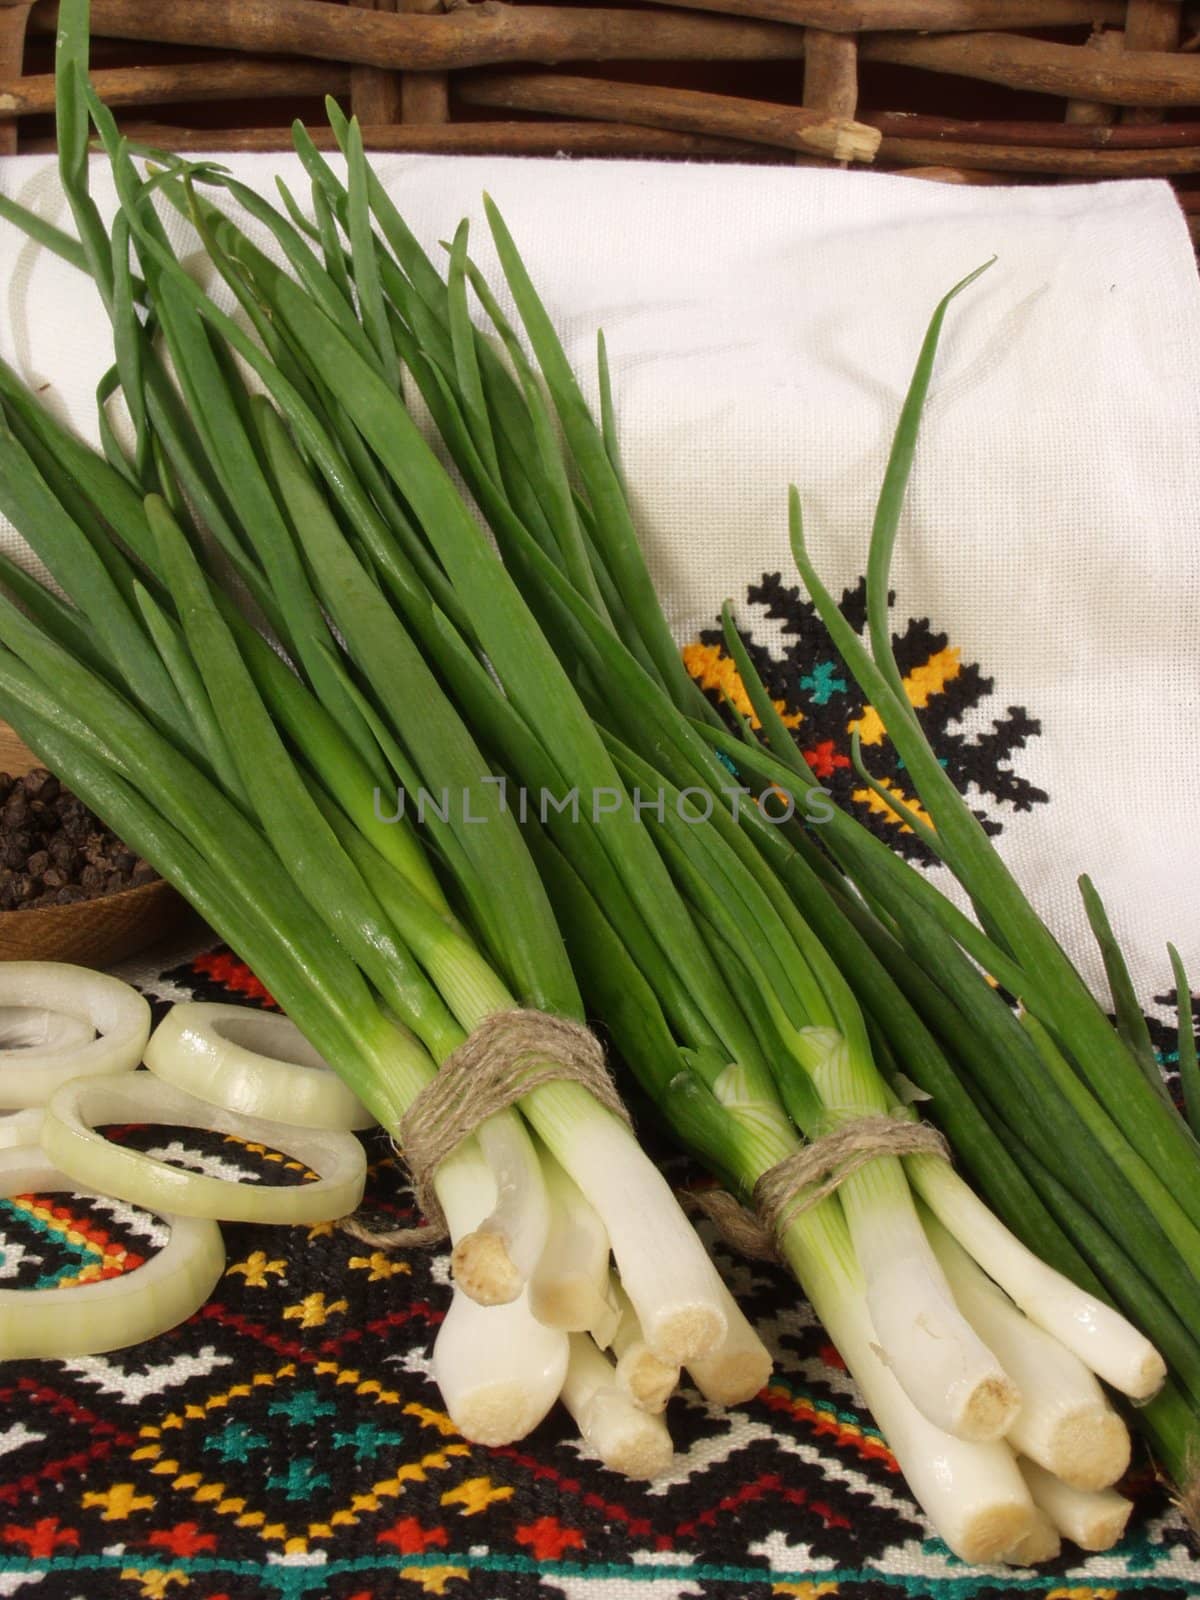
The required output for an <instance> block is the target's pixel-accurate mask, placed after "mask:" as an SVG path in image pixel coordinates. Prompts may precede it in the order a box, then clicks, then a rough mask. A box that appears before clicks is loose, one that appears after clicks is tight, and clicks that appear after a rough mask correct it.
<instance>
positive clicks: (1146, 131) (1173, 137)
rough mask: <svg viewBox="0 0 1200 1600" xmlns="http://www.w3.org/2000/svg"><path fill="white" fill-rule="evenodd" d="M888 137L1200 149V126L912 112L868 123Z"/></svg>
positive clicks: (868, 118) (867, 118)
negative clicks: (966, 118)
mask: <svg viewBox="0 0 1200 1600" xmlns="http://www.w3.org/2000/svg"><path fill="white" fill-rule="evenodd" d="M862 120H863V121H864V122H867V123H869V124H870V125H871V127H872V128H878V129H879V131H880V133H882V134H883V135H884V136H885V137H893V138H897V139H941V140H947V141H949V142H951V143H957V144H1022V145H1023V144H1034V145H1048V146H1055V147H1057V148H1059V149H1063V150H1130V149H1137V150H1149V149H1161V148H1164V147H1168V148H1174V147H1176V146H1183V145H1192V144H1200V122H1164V123H1160V124H1159V125H1158V126H1157V127H1153V128H1132V127H1107V126H1106V127H1097V126H1091V125H1088V124H1082V125H1080V124H1064V123H1061V122H962V121H959V120H958V119H957V118H955V117H928V116H921V115H918V114H917V113H915V112H908V111H885V112H879V113H868V114H865V115H864V116H863V118H862Z"/></svg>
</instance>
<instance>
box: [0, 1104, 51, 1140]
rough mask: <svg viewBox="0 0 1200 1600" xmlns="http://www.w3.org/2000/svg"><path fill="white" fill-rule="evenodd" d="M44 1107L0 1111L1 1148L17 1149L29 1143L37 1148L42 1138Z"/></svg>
mask: <svg viewBox="0 0 1200 1600" xmlns="http://www.w3.org/2000/svg"><path fill="white" fill-rule="evenodd" d="M42 1118H43V1113H42V1108H41V1106H30V1107H28V1108H27V1109H26V1110H24V1111H0V1150H15V1149H16V1148H17V1147H18V1146H19V1145H23V1144H29V1145H33V1146H34V1148H35V1149H36V1148H37V1146H38V1145H39V1144H40V1143H41V1139H42Z"/></svg>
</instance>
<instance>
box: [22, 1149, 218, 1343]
mask: <svg viewBox="0 0 1200 1600" xmlns="http://www.w3.org/2000/svg"><path fill="white" fill-rule="evenodd" d="M62 1191H68V1192H70V1193H72V1194H78V1195H83V1196H85V1197H90V1196H91V1193H92V1192H91V1191H90V1190H88V1189H85V1188H82V1187H81V1186H80V1185H79V1184H77V1183H76V1182H75V1181H74V1180H73V1179H72V1178H70V1177H68V1176H67V1175H66V1173H63V1172H59V1171H58V1170H57V1169H56V1168H55V1167H54V1166H53V1165H52V1164H51V1162H50V1161H49V1160H48V1159H47V1157H46V1156H45V1155H44V1154H43V1152H42V1151H41V1150H38V1149H36V1148H33V1147H31V1146H29V1145H22V1146H17V1147H14V1148H10V1149H3V1150H0V1196H3V1197H4V1198H11V1197H12V1196H14V1195H21V1194H55V1193H59V1192H62ZM160 1215H161V1216H162V1220H163V1221H164V1223H165V1224H166V1225H167V1227H168V1228H169V1229H170V1236H169V1238H168V1240H167V1242H166V1244H165V1245H164V1246H163V1247H162V1249H161V1250H159V1251H157V1252H156V1253H155V1254H154V1255H153V1256H151V1257H150V1259H149V1260H148V1261H145V1262H143V1263H142V1265H141V1266H140V1267H135V1268H132V1269H131V1270H130V1271H128V1272H123V1273H121V1274H120V1276H118V1277H114V1278H102V1279H100V1280H99V1281H98V1282H95V1283H79V1284H74V1285H70V1286H67V1287H63V1288H56V1289H0V1359H3V1360H29V1359H33V1360H39V1359H45V1360H49V1359H51V1358H56V1359H63V1360H71V1359H73V1358H74V1357H76V1356H85V1355H101V1354H103V1353H104V1352H105V1351H106V1350H123V1349H124V1348H125V1347H126V1346H127V1345H131V1344H140V1343H141V1341H142V1340H144V1339H153V1338H155V1337H156V1336H157V1335H158V1334H160V1333H165V1332H166V1331H167V1330H168V1329H169V1328H174V1327H175V1326H177V1324H179V1323H180V1322H184V1321H186V1320H187V1318H188V1317H190V1316H191V1315H192V1313H193V1312H195V1311H197V1310H198V1309H199V1308H200V1307H201V1306H202V1305H203V1304H204V1302H205V1301H206V1300H207V1299H208V1297H209V1295H210V1294H211V1293H212V1290H213V1288H214V1286H215V1284H216V1283H217V1280H218V1279H219V1278H220V1276H221V1273H222V1271H223V1270H224V1267H225V1246H224V1243H223V1242H222V1239H221V1230H220V1228H218V1227H217V1225H216V1223H215V1222H212V1221H210V1220H208V1219H205V1218H202V1217H180V1216H171V1215H169V1214H167V1213H160Z"/></svg>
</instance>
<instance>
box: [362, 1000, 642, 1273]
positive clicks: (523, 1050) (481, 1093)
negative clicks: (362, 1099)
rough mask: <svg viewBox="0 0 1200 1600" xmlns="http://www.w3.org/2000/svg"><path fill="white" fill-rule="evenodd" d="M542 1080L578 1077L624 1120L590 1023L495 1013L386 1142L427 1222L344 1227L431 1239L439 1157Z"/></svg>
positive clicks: (383, 1237) (372, 1238) (437, 1209)
mask: <svg viewBox="0 0 1200 1600" xmlns="http://www.w3.org/2000/svg"><path fill="white" fill-rule="evenodd" d="M548 1083H578V1084H581V1085H582V1086H583V1087H584V1088H585V1089H587V1090H588V1092H589V1093H590V1094H591V1095H592V1096H593V1097H594V1098H595V1099H596V1100H598V1101H599V1102H600V1104H601V1105H602V1106H604V1107H605V1109H606V1110H608V1111H611V1112H612V1113H613V1115H614V1116H616V1117H620V1118H621V1120H622V1121H623V1122H625V1123H627V1124H628V1123H629V1122H630V1117H629V1113H628V1111H626V1109H625V1107H624V1105H623V1104H622V1101H621V1097H620V1095H619V1094H618V1093H617V1091H616V1088H615V1087H614V1085H613V1081H612V1078H611V1077H610V1076H609V1072H608V1067H607V1064H606V1063H605V1060H604V1047H603V1045H602V1044H601V1043H600V1041H599V1039H597V1038H596V1035H595V1034H594V1033H593V1032H592V1031H591V1029H590V1028H586V1027H584V1026H583V1024H582V1023H579V1022H572V1021H571V1019H570V1018H569V1017H555V1016H551V1015H549V1013H547V1012H545V1011H527V1010H523V1009H517V1010H513V1011H496V1012H493V1013H492V1015H491V1016H490V1017H485V1018H484V1020H483V1021H482V1022H481V1023H480V1024H479V1026H478V1027H477V1028H476V1029H475V1030H474V1031H473V1032H472V1033H471V1034H469V1035H468V1037H467V1038H466V1039H464V1040H463V1042H462V1044H460V1045H459V1046H458V1048H457V1049H456V1050H452V1051H451V1052H450V1054H449V1055H448V1056H447V1057H446V1059H445V1060H444V1061H443V1062H442V1064H441V1066H440V1067H439V1068H438V1071H437V1076H436V1077H434V1078H432V1079H431V1080H430V1081H429V1083H427V1084H426V1085H425V1087H424V1088H423V1089H422V1090H421V1092H420V1094H419V1095H418V1096H417V1097H416V1099H415V1100H414V1101H413V1103H412V1105H410V1106H409V1108H408V1110H407V1111H406V1112H405V1113H404V1116H403V1117H402V1118H401V1121H400V1128H399V1137H398V1139H393V1141H392V1143H393V1146H394V1148H395V1149H396V1152H397V1154H398V1155H399V1156H400V1157H401V1158H402V1159H403V1161H404V1163H405V1165H406V1166H407V1167H408V1170H409V1175H410V1177H411V1179H412V1185H413V1189H414V1190H415V1191H416V1196H417V1203H418V1205H419V1206H420V1208H421V1210H422V1211H423V1212H424V1214H425V1216H426V1217H427V1218H428V1222H427V1224H426V1225H425V1226H424V1227H418V1228H391V1229H386V1230H384V1231H382V1232H376V1231H375V1230H374V1229H372V1228H369V1227H368V1226H367V1225H366V1224H365V1223H363V1222H360V1221H358V1220H357V1219H356V1218H355V1217H346V1218H344V1219H343V1220H342V1223H341V1227H342V1229H343V1231H344V1232H346V1233H348V1234H350V1235H351V1236H352V1237H353V1238H355V1239H361V1240H362V1241H363V1243H364V1244H372V1245H376V1246H381V1247H384V1248H396V1247H399V1246H401V1245H421V1244H435V1243H437V1242H438V1241H439V1240H441V1239H444V1238H446V1236H447V1233H448V1229H447V1227H446V1218H445V1216H444V1214H443V1212H442V1208H441V1206H440V1205H439V1203H438V1198H437V1195H436V1193H435V1192H434V1186H433V1180H434V1177H435V1175H436V1173H437V1169H438V1168H439V1167H440V1166H441V1164H442V1162H443V1161H444V1160H445V1159H446V1157H447V1156H448V1155H449V1154H450V1152H451V1151H452V1150H454V1149H456V1148H457V1147H458V1146H459V1145H460V1144H461V1143H462V1141H463V1140H464V1139H467V1138H469V1137H470V1135H471V1134H473V1133H474V1132H475V1130H476V1129H477V1128H478V1127H480V1126H481V1125H482V1124H483V1123H484V1122H486V1121H487V1119H488V1118H489V1117H494V1116H495V1115H496V1114H497V1113H498V1112H500V1111H505V1110H507V1109H508V1107H509V1106H511V1105H513V1104H515V1103H516V1101H518V1100H520V1099H521V1098H522V1096H523V1095H527V1094H529V1093H530V1091H531V1090H533V1089H537V1088H540V1087H541V1086H542V1085H543V1084H548Z"/></svg>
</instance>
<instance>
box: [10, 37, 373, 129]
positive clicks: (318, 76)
mask: <svg viewBox="0 0 1200 1600" xmlns="http://www.w3.org/2000/svg"><path fill="white" fill-rule="evenodd" d="M3 15H4V14H3V13H0V22H2V20H3ZM91 78H92V82H93V84H94V85H95V87H96V93H97V94H98V95H99V96H100V98H101V100H103V101H104V103H105V104H106V105H110V106H149V105H170V104H172V103H175V102H178V101H193V100H195V101H200V100H286V99H292V98H295V97H300V96H304V95H321V94H327V93H328V94H344V93H345V91H346V89H347V88H348V87H349V83H350V75H349V73H348V72H346V70H345V69H344V68H340V67H338V66H336V65H333V66H328V65H325V64H323V63H321V62H316V61H261V60H260V61H246V60H243V59H240V58H238V57H234V58H233V59H231V60H227V61H187V62H181V63H174V64H171V65H168V66H153V67H101V68H98V69H97V70H96V71H95V72H93V73H92V75H91ZM53 110H54V76H53V74H52V73H44V74H39V75H38V76H37V77H33V78H22V77H9V76H7V75H5V76H4V77H3V78H0V112H13V113H15V114H16V115H17V116H22V117H27V116H35V115H40V114H44V113H46V112H50V111H53Z"/></svg>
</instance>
